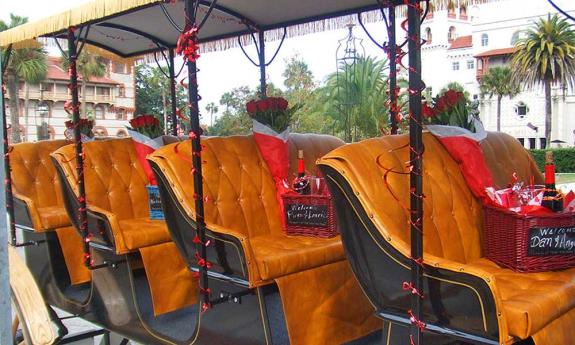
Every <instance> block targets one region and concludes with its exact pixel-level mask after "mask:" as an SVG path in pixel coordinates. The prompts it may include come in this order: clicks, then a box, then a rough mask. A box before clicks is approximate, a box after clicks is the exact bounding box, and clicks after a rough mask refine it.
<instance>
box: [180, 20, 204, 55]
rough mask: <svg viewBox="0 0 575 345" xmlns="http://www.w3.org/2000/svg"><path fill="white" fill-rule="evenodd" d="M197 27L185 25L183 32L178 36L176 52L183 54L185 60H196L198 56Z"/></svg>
mask: <svg viewBox="0 0 575 345" xmlns="http://www.w3.org/2000/svg"><path fill="white" fill-rule="evenodd" d="M199 49H200V47H199V45H198V27H197V26H196V25H195V24H194V25H193V26H189V25H186V27H185V28H184V32H183V33H182V34H181V35H180V37H179V38H178V44H177V46H176V53H177V54H178V55H183V56H184V59H185V60H186V61H190V62H196V61H197V60H198V59H199V58H200V54H199V53H198V50H199Z"/></svg>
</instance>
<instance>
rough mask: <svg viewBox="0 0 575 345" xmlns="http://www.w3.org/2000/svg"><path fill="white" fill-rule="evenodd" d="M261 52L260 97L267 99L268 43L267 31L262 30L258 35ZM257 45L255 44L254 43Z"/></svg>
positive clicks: (259, 55) (259, 57)
mask: <svg viewBox="0 0 575 345" xmlns="http://www.w3.org/2000/svg"><path fill="white" fill-rule="evenodd" d="M258 41H259V48H260V49H259V50H258V59H259V65H258V67H259V68H260V96H261V98H262V99H264V98H267V90H266V42H265V31H263V30H260V31H259V33H258ZM254 44H255V43H254Z"/></svg>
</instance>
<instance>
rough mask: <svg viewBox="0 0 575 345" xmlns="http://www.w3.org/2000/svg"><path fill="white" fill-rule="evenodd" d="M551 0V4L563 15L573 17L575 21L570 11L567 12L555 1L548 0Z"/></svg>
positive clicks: (572, 18) (574, 18)
mask: <svg viewBox="0 0 575 345" xmlns="http://www.w3.org/2000/svg"><path fill="white" fill-rule="evenodd" d="M547 1H549V3H550V4H551V6H553V7H554V8H555V9H556V10H557V11H559V12H560V13H561V14H562V15H564V16H565V17H567V18H569V19H571V20H572V21H575V17H573V16H571V15H570V14H569V13H567V12H565V11H564V10H563V9H562V8H561V7H559V6H557V5H556V4H555V2H553V0H547Z"/></svg>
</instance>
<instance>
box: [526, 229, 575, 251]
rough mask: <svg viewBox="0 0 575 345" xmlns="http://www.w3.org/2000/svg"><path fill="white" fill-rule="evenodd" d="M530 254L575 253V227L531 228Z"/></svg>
mask: <svg viewBox="0 0 575 345" xmlns="http://www.w3.org/2000/svg"><path fill="white" fill-rule="evenodd" d="M528 240H529V244H528V245H529V248H528V251H527V255H528V256H549V255H564V254H575V227H559V228H531V229H530V230H529V239H528Z"/></svg>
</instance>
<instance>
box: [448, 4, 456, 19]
mask: <svg viewBox="0 0 575 345" xmlns="http://www.w3.org/2000/svg"><path fill="white" fill-rule="evenodd" d="M447 18H455V3H454V1H449V3H448V4H447Z"/></svg>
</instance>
